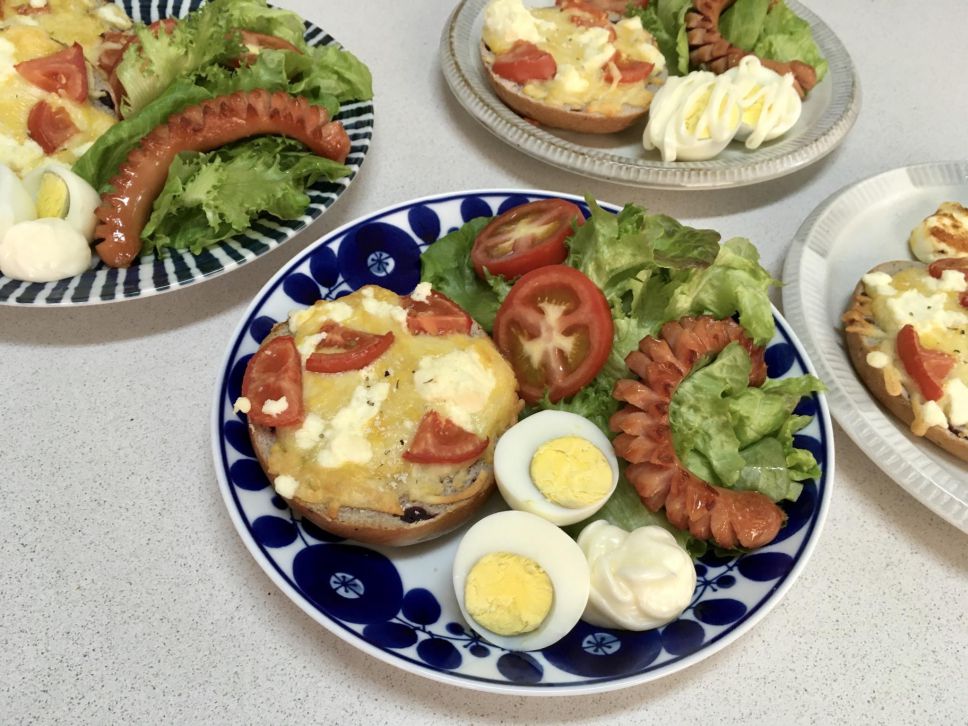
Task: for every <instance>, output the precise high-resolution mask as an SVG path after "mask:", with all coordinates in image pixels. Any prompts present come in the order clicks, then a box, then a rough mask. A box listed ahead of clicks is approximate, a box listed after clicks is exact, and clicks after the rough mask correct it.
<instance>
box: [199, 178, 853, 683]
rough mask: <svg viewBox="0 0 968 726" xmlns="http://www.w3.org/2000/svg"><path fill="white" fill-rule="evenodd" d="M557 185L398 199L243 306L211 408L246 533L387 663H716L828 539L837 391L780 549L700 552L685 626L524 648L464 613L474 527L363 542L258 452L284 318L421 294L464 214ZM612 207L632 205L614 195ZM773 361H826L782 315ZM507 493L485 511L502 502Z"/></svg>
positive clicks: (228, 492)
mask: <svg viewBox="0 0 968 726" xmlns="http://www.w3.org/2000/svg"><path fill="white" fill-rule="evenodd" d="M549 196H552V197H557V196H560V197H562V198H565V199H569V200H570V201H573V202H575V203H576V204H578V205H579V206H581V207H583V208H585V202H584V200H583V199H581V198H580V197H575V196H569V195H564V194H562V195H558V194H555V193H552V192H542V191H520V190H509V191H504V190H487V191H468V192H455V193H452V194H442V195H438V196H433V197H425V198H423V199H416V200H413V201H411V202H406V203H403V204H398V205H395V206H393V207H388V208H387V209H383V210H381V211H378V212H374V213H372V214H369V215H367V216H365V217H363V218H361V219H358V220H356V221H354V222H351V223H349V224H347V225H345V226H343V227H341V228H340V229H337V230H334V231H333V232H330V233H329V234H327V235H326V236H325V237H323V238H322V239H320V240H319V241H318V242H316V243H314V244H313V245H311V246H310V247H308V248H307V249H305V250H304V251H303V252H301V253H300V254H299V255H297V256H296V257H295V258H293V259H292V260H290V261H289V262H288V263H287V264H286V266H285V267H283V268H282V269H281V270H280V271H279V272H278V273H277V274H276V275H275V276H274V277H273V278H272V279H271V280H269V282H267V283H266V285H265V286H264V287H263V288H262V290H261V291H260V292H259V293H258V295H257V296H256V298H255V300H254V301H253V302H252V304H251V305H250V306H249V308H248V310H246V312H245V313H244V314H243V316H242V320H241V321H240V323H239V325H238V327H237V328H236V330H235V333H234V334H233V335H232V340H231V342H230V344H229V347H228V350H227V351H226V355H225V359H224V360H223V362H222V365H221V367H220V373H219V379H218V382H217V384H216V389H215V400H214V405H213V408H212V451H213V455H214V459H215V470H216V473H217V475H218V481H219V487H220V489H221V491H222V496H223V498H224V500H225V505H226V507H227V508H228V511H229V515H230V516H231V518H232V522H233V523H234V525H235V527H236V529H237V530H238V532H239V536H240V537H241V538H242V541H243V542H244V543H245V545H246V547H248V549H249V552H250V553H251V554H252V556H253V557H254V558H255V560H256V562H258V563H259V565H260V566H261V567H262V568H263V569H264V570H265V571H266V574H268V575H269V577H270V578H272V580H273V582H275V583H276V585H277V586H278V587H279V588H280V589H281V590H282V592H284V593H285V594H286V595H287V596H288V597H289V598H291V599H292V600H293V602H295V603H296V604H297V605H298V606H299V607H300V608H302V609H303V610H304V611H305V612H306V613H307V614H308V615H309V616H310V617H312V618H314V619H315V620H316V621H317V622H318V623H320V624H321V625H322V626H323V627H325V628H327V629H328V630H330V631H332V632H333V633H334V634H336V635H337V636H339V637H340V638H342V639H344V640H345V641H347V642H348V643H350V644H351V645H353V646H354V647H357V648H359V649H360V650H362V651H364V652H366V653H369V654H371V655H373V656H374V657H376V658H379V659H381V660H383V661H386V662H387V663H390V664H392V665H395V666H397V667H399V668H403V669H404V670H407V671H410V672H411V673H416V674H418V675H421V676H425V677H427V678H432V679H434V680H438V681H442V682H444V683H448V684H450V685H456V686H462V687H464V688H472V689H476V690H483V691H493V692H498V693H508V694H517V695H568V694H577V693H596V692H600V691H607V690H613V689H616V688H624V687H626V686H631V685H635V684H638V683H644V682H646V681H651V680H654V679H656V678H660V677H662V676H666V675H669V674H670V673H674V672H675V671H678V670H680V669H682V668H685V667H687V666H689V665H692V664H693V663H697V662H699V661H700V660H703V659H705V658H707V657H709V656H710V655H712V654H713V653H715V652H717V651H718V650H720V649H721V648H724V647H725V646H727V645H728V644H729V643H732V642H733V641H734V640H736V639H737V638H739V637H740V636H741V635H743V634H744V633H746V632H747V631H749V629H750V628H752V627H753V626H754V625H755V624H756V623H757V622H759V620H760V619H761V618H763V617H764V616H765V615H766V613H767V612H768V611H769V610H770V609H771V608H772V607H773V606H775V605H776V604H777V603H778V602H779V601H780V600H781V599H782V598H783V596H784V595H785V594H786V592H787V590H789V588H790V586H791V585H792V584H793V581H794V580H795V579H796V577H797V576H798V575H799V574H800V572H801V571H802V570H803V568H804V566H805V565H806V562H807V560H808V559H809V557H810V554H811V552H812V551H813V548H814V546H815V545H816V543H817V540H818V539H819V537H820V530H821V528H822V525H823V521H824V519H825V517H826V514H827V508H828V506H829V503H830V497H831V489H832V485H833V471H834V449H833V436H832V435H831V429H830V426H831V424H830V418H829V415H828V413H827V404H826V401H825V399H824V397H823V396H822V395H816V394H814V395H811V396H809V397H808V398H805V399H804V400H803V401H802V402H801V404H800V408H799V409H798V410H799V411H800V412H801V413H809V414H815V416H814V420H813V421H812V422H811V423H810V425H809V426H808V427H807V428H805V429H803V430H802V431H800V432H799V433H798V434H797V445H798V446H801V447H804V448H807V449H809V450H810V451H812V452H813V454H814V456H816V458H817V461H818V462H819V463H820V466H821V472H822V474H821V476H820V479H819V480H818V481H807V482H804V489H803V492H802V493H801V495H800V498H799V499H798V500H797V501H796V502H795V503H790V502H783V503H782V504H781V506H782V507H783V509H784V510H785V511H786V512H787V517H788V519H787V524H786V526H785V527H784V528H783V529H782V530H781V531H780V534H779V535H778V536H777V538H776V539H775V540H774V541H773V542H771V543H770V544H769V545H767V546H765V547H762V548H760V549H759V550H756V551H755V552H752V553H748V554H745V555H742V556H740V557H732V558H725V559H724V558H719V557H716V556H715V554H714V553H712V552H710V553H708V554H707V555H706V556H704V557H703V558H701V559H700V560H699V561H698V562H696V574H697V583H696V591H695V594H694V595H693V599H692V602H690V604H689V607H688V608H686V611H685V612H684V613H683V614H682V615H681V616H680V617H679V618H678V619H677V620H674V621H673V622H671V623H669V624H668V625H664V626H663V627H662V628H659V629H656V630H648V631H645V632H642V633H632V632H629V631H624V630H611V629H607V628H596V627H592V626H590V625H587V624H585V623H579V624H578V625H576V626H575V628H574V629H573V630H572V631H571V632H570V633H569V634H568V635H566V636H565V637H564V638H563V639H562V640H561V641H559V642H558V643H556V644H554V645H552V646H549V647H548V648H545V649H543V650H541V651H533V652H530V653H519V652H510V651H505V650H503V649H501V648H497V647H495V646H493V645H491V644H490V643H487V642H486V641H482V640H481V638H480V636H478V635H477V634H476V633H474V632H473V631H472V630H471V629H470V628H469V627H468V626H467V624H466V623H464V621H463V619H462V618H461V615H460V611H459V609H458V607H457V600H456V598H455V597H454V590H453V583H452V580H451V575H450V573H451V567H452V563H453V557H454V551H455V550H456V548H457V544H458V542H459V540H460V536H461V534H462V533H463V532H464V531H465V530H466V529H467V527H468V526H469V525H470V523H468V524H467V525H465V526H464V527H462V528H461V529H459V530H458V531H457V532H453V533H451V534H448V535H446V536H444V537H440V538H439V539H435V540H433V541H431V542H426V543H423V544H419V545H414V546H412V547H403V548H393V547H369V546H367V547H363V546H360V545H357V544H353V543H351V542H344V541H342V540H339V539H338V538H335V537H333V536H331V535H327V534H326V533H324V532H322V531H321V530H319V529H318V528H316V527H314V526H313V525H311V524H309V523H307V522H305V521H302V520H299V519H297V518H296V517H295V516H294V515H293V514H292V512H291V511H290V510H289V508H288V506H287V505H286V502H285V500H283V499H282V498H281V497H279V496H278V495H276V494H275V492H274V491H273V489H272V487H271V486H270V485H269V482H268V481H267V480H266V477H265V475H264V474H263V473H262V468H261V467H260V466H259V464H258V462H257V461H256V460H255V455H254V453H253V451H252V447H251V444H250V442H249V435H248V430H247V428H246V423H245V421H244V419H243V417H242V416H241V415H239V414H238V413H236V412H235V411H233V407H232V404H233V402H234V401H235V400H236V398H237V397H238V396H239V395H241V394H240V391H241V384H242V376H243V373H244V371H245V366H246V364H247V362H248V360H249V358H250V357H251V356H252V354H253V353H254V352H255V351H256V349H257V348H258V346H259V343H260V341H261V340H262V339H263V338H264V337H265V335H266V333H267V332H268V331H269V329H270V328H271V327H272V326H273V325H274V324H275V322H276V321H279V320H284V319H285V318H286V316H287V315H288V313H289V312H290V311H291V310H294V309H298V308H301V307H304V306H307V305H311V304H312V303H313V302H315V301H316V300H318V299H320V298H323V299H333V298H336V297H339V296H340V295H343V294H346V293H347V292H350V291H351V290H354V289H356V288H358V287H360V286H362V285H366V284H378V285H383V286H384V287H388V288H390V289H392V290H394V291H396V292H398V293H408V292H410V291H411V290H412V289H413V287H414V285H415V284H416V283H417V281H418V280H419V277H420V254H421V252H422V251H423V250H424V249H425V248H426V247H427V245H428V244H431V243H433V242H434V241H436V240H437V239H439V238H440V237H441V236H443V235H445V234H447V232H449V231H451V230H452V229H455V228H456V227H458V226H460V225H462V224H463V223H465V222H467V221H469V220H470V219H473V218H475V217H480V216H489V215H493V214H497V213H500V212H503V211H504V210H506V209H508V208H510V207H513V206H516V205H518V204H521V203H523V202H526V201H529V200H532V199H538V198H545V197H549ZM602 206H603V207H604V208H606V209H609V210H610V211H613V212H614V211H617V208H615V207H612V206H610V205H602ZM775 318H776V335H775V336H774V338H773V340H772V341H770V343H769V345H768V347H767V350H766V354H765V358H766V362H767V370H768V372H769V375H770V377H772V378H779V377H786V376H795V375H801V374H803V373H807V372H813V369H812V367H811V366H810V363H809V361H808V360H807V358H806V357H805V356H804V354H803V350H802V348H801V347H800V345H799V343H798V342H797V340H796V337H795V336H794V335H793V334H792V332H791V331H790V328H789V326H788V325H787V324H786V323H785V322H784V321H783V319H782V318H780V317H779V315H775ZM503 508H504V506H503V502H502V501H501V498H500V496H498V495H497V494H495V495H494V496H493V497H492V498H491V500H490V502H489V503H488V505H487V506H486V507H485V511H484V512H482V513H481V514H486V513H488V512H491V511H495V510H496V509H503Z"/></svg>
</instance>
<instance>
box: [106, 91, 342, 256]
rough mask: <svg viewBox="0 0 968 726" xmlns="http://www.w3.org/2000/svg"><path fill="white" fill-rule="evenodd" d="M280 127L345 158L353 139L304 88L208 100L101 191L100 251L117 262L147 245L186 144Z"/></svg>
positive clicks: (135, 153)
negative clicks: (147, 229) (154, 209)
mask: <svg viewBox="0 0 968 726" xmlns="http://www.w3.org/2000/svg"><path fill="white" fill-rule="evenodd" d="M262 134H278V135H282V136H288V137H290V138H293V139H296V140H297V141H301V142H302V143H303V144H305V145H306V146H307V147H309V149H310V151H312V152H313V153H314V154H318V155H319V156H323V157H326V158H327V159H333V160H334V161H338V162H340V163H343V162H344V161H345V160H346V156H347V154H349V150H350V139H349V136H347V134H346V130H345V129H344V128H343V125H342V124H341V123H339V122H338V121H330V120H329V114H327V113H326V110H325V109H323V108H320V107H319V106H313V105H310V103H309V102H308V101H307V100H306V99H305V98H302V97H300V96H290V95H289V94H287V93H282V92H277V93H271V94H270V93H269V92H268V91H265V90H261V89H260V90H256V91H249V92H247V93H234V94H232V95H231V96H221V97H219V98H213V99H211V100H209V101H204V102H203V103H200V104H198V105H197V106H192V107H190V108H187V109H185V110H184V111H182V112H181V113H177V114H174V115H172V116H171V117H169V119H168V121H167V122H166V123H164V124H162V125H161V126H158V127H157V128H156V129H155V130H154V131H152V132H151V133H150V134H148V135H147V136H145V137H144V139H142V141H141V144H140V145H139V146H138V147H137V148H136V149H134V150H132V151H131V153H130V154H128V158H127V159H126V160H125V162H124V163H123V164H122V165H121V167H120V168H119V169H118V173H117V176H115V177H114V178H113V179H112V180H111V182H110V184H111V187H112V188H113V191H112V192H110V193H108V194H104V195H103V196H102V197H101V206H99V207H98V209H97V212H96V214H97V218H98V225H97V227H96V228H95V230H94V235H95V237H96V238H97V239H100V240H101V242H99V243H97V246H96V248H95V249H96V251H97V253H98V256H99V257H100V258H101V259H102V260H104V262H105V263H106V264H107V265H109V266H110V267H127V266H128V265H130V264H131V262H132V260H134V258H135V257H137V256H138V254H139V253H140V252H141V232H142V230H143V229H144V226H145V223H146V222H147V221H148V217H149V216H150V215H151V206H152V204H153V203H154V201H155V198H156V197H157V196H158V194H160V193H161V190H162V189H163V188H164V186H165V182H166V181H167V179H168V168H169V167H170V166H171V162H172V161H173V160H174V158H175V156H177V155H178V154H180V153H181V152H183V151H211V150H212V149H217V148H219V147H220V146H224V145H225V144H229V143H231V142H233V141H238V140H239V139H245V138H248V137H250V136H259V135H262Z"/></svg>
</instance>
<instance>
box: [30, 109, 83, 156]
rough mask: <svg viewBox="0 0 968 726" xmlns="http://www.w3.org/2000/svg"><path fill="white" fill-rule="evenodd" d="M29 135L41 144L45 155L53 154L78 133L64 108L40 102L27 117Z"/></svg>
mask: <svg viewBox="0 0 968 726" xmlns="http://www.w3.org/2000/svg"><path fill="white" fill-rule="evenodd" d="M27 133H29V134H30V138H32V139H33V140H34V141H36V142H37V143H38V144H40V148H42V149H43V150H44V153H45V154H53V153H54V152H55V151H57V150H58V149H59V148H60V147H61V146H63V145H64V144H65V143H66V142H67V140H68V139H69V138H71V137H72V136H73V135H74V134H76V133H77V126H75V125H74V122H73V121H71V117H70V114H68V113H67V111H65V110H64V109H63V108H53V107H52V106H50V104H48V103H47V102H46V101H39V102H37V103H36V104H35V105H34V107H33V108H32V109H30V114H29V115H28V116H27Z"/></svg>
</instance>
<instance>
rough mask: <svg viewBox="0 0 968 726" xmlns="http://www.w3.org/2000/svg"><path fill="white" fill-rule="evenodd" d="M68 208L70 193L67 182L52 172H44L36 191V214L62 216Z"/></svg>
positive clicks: (65, 214) (64, 215) (69, 206)
mask: <svg viewBox="0 0 968 726" xmlns="http://www.w3.org/2000/svg"><path fill="white" fill-rule="evenodd" d="M70 208H71V194H70V191H69V190H68V188H67V182H65V181H64V180H63V179H61V177H60V176H59V175H57V174H54V173H53V172H45V173H44V174H43V176H41V178H40V189H39V190H38V191H37V216H38V217H60V218H64V217H66V216H67V212H68V210H69V209H70Z"/></svg>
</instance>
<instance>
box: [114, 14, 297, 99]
mask: <svg viewBox="0 0 968 726" xmlns="http://www.w3.org/2000/svg"><path fill="white" fill-rule="evenodd" d="M243 29H244V30H252V31H255V32H258V33H264V34H267V35H275V36H277V37H280V38H283V39H284V40H287V41H289V42H290V43H292V44H293V45H295V46H296V47H297V48H299V49H300V50H305V49H306V43H305V41H304V40H303V24H302V20H301V19H300V18H299V16H298V15H296V14H295V13H292V12H289V11H288V10H280V9H277V8H270V7H269V6H268V5H267V3H266V2H265V0H212V2H209V3H207V4H205V5H204V6H202V7H201V8H200V9H198V10H196V11H195V12H193V13H190V14H189V15H188V16H186V17H185V18H182V19H180V20H179V21H178V23H177V24H175V25H174V26H173V27H172V28H171V29H170V32H169V31H166V30H158V29H151V28H149V27H147V26H141V27H139V28H137V29H136V30H135V33H136V34H137V36H138V43H132V44H131V45H130V46H128V49H127V50H126V51H125V54H124V58H123V59H122V61H121V63H120V64H118V68H117V74H118V79H119V80H120V81H121V84H122V85H123V86H124V90H125V96H126V98H125V100H124V101H123V102H122V107H121V111H122V115H123V116H125V117H127V116H130V115H132V114H134V113H137V112H138V111H140V110H141V109H142V108H144V107H145V106H147V105H148V104H149V103H150V102H151V101H152V100H154V99H155V98H157V97H158V96H160V95H161V94H162V93H163V92H164V90H165V89H166V88H168V86H169V85H171V84H172V83H173V82H174V81H175V80H176V79H177V78H181V77H184V76H187V75H189V74H191V73H193V72H195V71H196V70H198V69H199V68H202V67H204V66H208V65H212V64H217V65H223V64H227V63H229V62H230V61H231V60H233V59H235V58H238V57H239V55H240V54H242V53H244V52H245V46H244V45H243V44H242V42H241V36H240V35H239V33H238V31H239V30H243Z"/></svg>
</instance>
